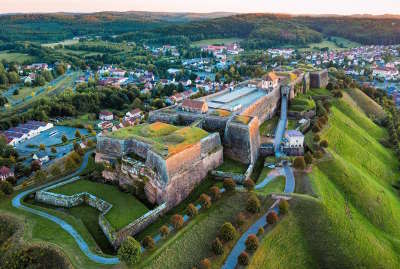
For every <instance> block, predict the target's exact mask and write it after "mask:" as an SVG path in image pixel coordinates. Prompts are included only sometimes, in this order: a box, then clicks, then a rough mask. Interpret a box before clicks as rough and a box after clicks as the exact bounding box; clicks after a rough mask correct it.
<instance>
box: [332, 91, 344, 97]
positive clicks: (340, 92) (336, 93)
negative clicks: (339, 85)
mask: <svg viewBox="0 0 400 269" xmlns="http://www.w3.org/2000/svg"><path fill="white" fill-rule="evenodd" d="M333 96H334V97H336V98H342V97H343V93H342V91H340V90H335V91H333Z"/></svg>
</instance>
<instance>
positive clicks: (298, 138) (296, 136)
mask: <svg viewBox="0 0 400 269" xmlns="http://www.w3.org/2000/svg"><path fill="white" fill-rule="evenodd" d="M285 138H286V141H287V142H286V146H287V147H289V148H302V147H303V144H304V135H303V134H302V133H301V132H300V131H297V130H288V131H287V132H286V134H285Z"/></svg>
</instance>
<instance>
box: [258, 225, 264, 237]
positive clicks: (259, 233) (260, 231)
mask: <svg viewBox="0 0 400 269" xmlns="http://www.w3.org/2000/svg"><path fill="white" fill-rule="evenodd" d="M263 234H264V228H263V227H260V228H258V231H257V235H258V236H261V235H263Z"/></svg>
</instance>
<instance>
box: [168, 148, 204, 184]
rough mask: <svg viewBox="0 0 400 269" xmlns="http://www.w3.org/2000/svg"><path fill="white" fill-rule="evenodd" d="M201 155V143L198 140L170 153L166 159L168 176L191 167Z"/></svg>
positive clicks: (170, 176)
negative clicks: (176, 151)
mask: <svg viewBox="0 0 400 269" xmlns="http://www.w3.org/2000/svg"><path fill="white" fill-rule="evenodd" d="M200 157H201V143H200V142H198V143H196V144H194V145H193V146H191V147H189V148H187V149H185V150H183V151H181V152H179V153H177V154H174V155H172V156H171V157H169V158H168V159H167V160H166V166H167V173H168V178H169V179H171V178H172V177H173V176H175V175H176V174H179V173H180V172H182V171H184V170H187V169H191V168H192V167H193V163H195V162H196V161H197V160H198V159H200Z"/></svg>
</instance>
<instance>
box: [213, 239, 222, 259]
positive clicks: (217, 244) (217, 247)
mask: <svg viewBox="0 0 400 269" xmlns="http://www.w3.org/2000/svg"><path fill="white" fill-rule="evenodd" d="M211 248H212V250H213V252H214V254H215V255H222V254H223V253H224V246H223V245H222V242H221V240H219V238H218V237H217V238H215V240H214V241H213V242H212V245H211Z"/></svg>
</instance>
